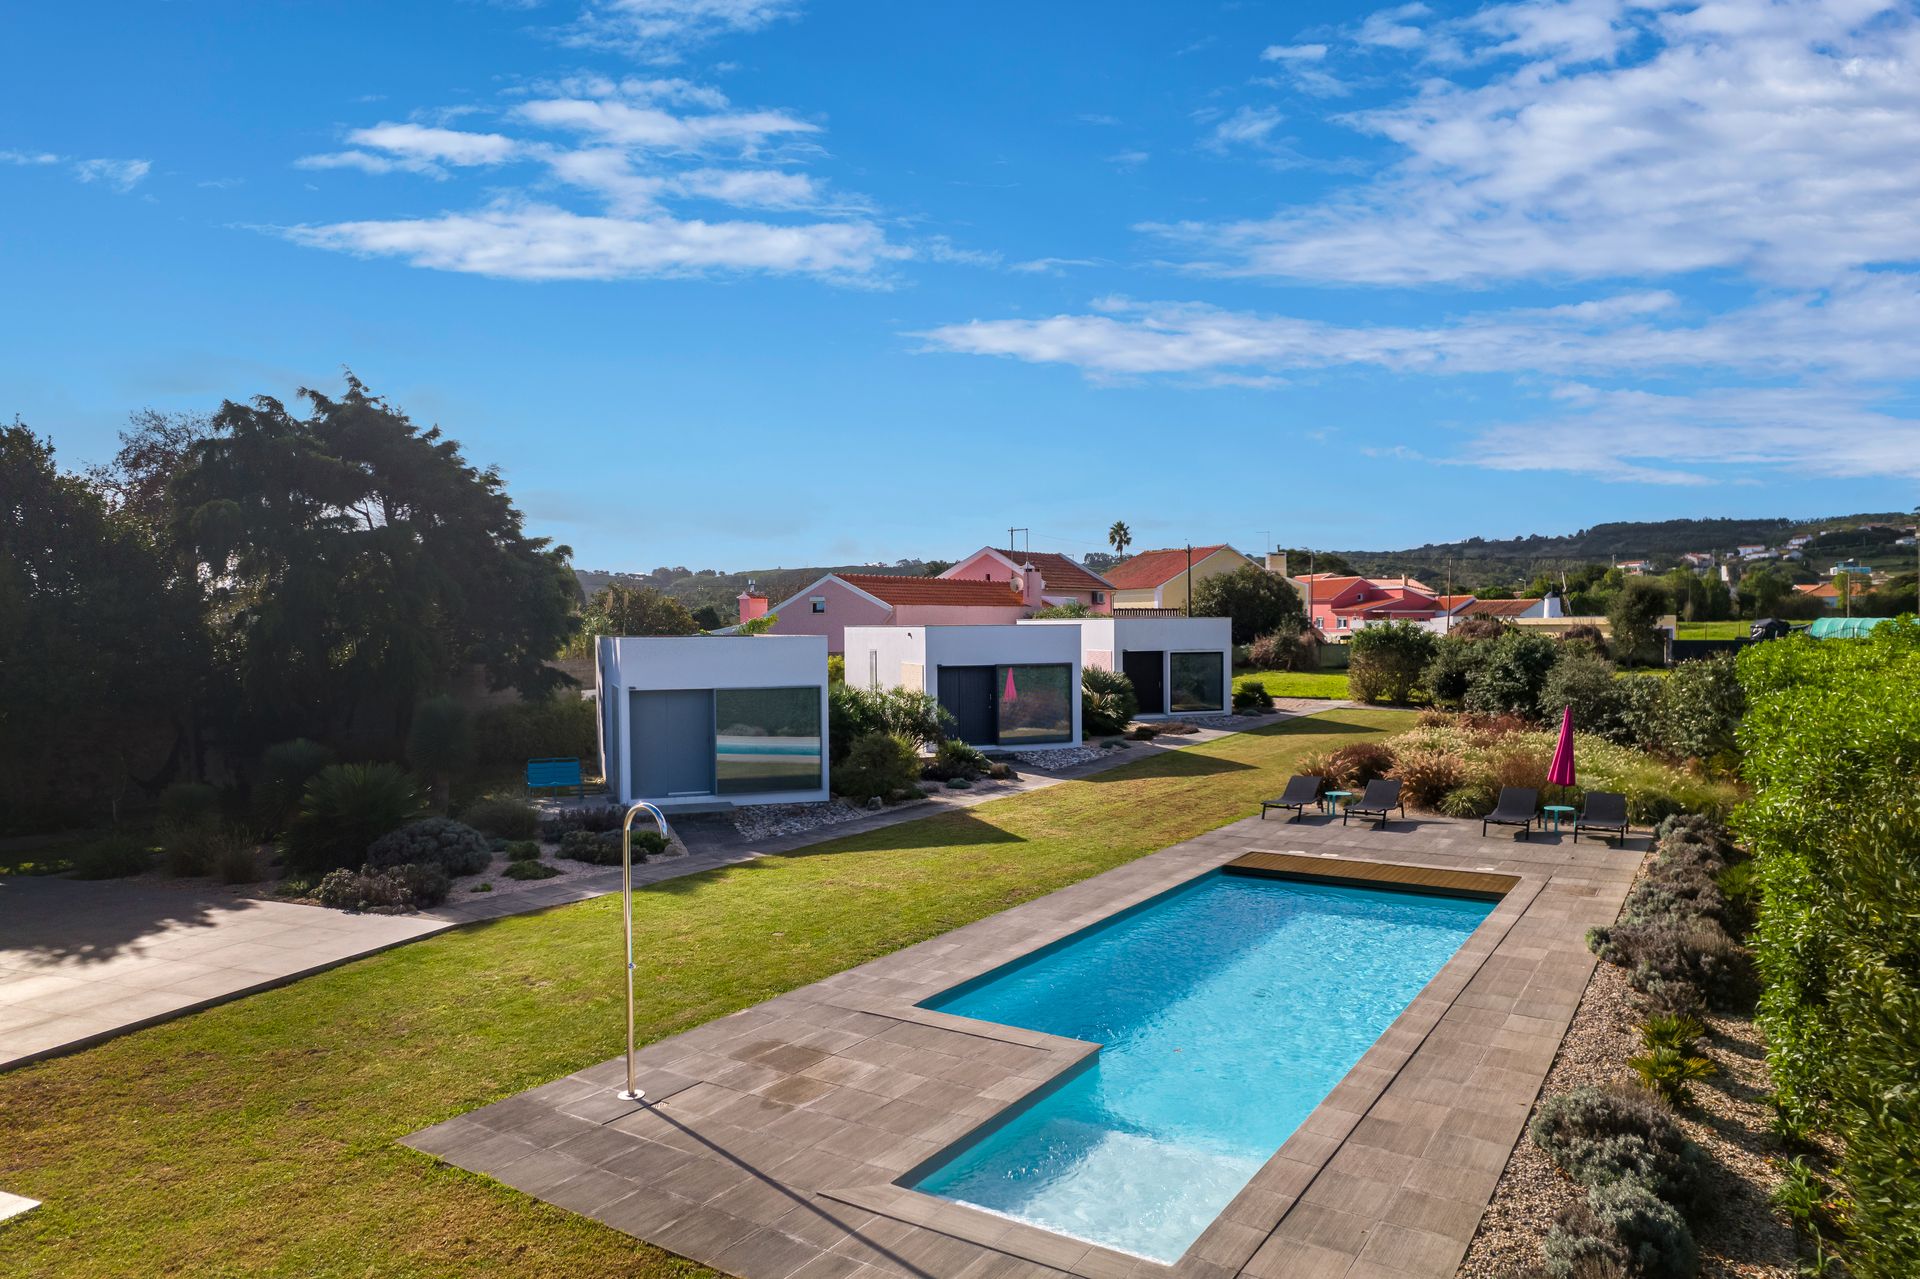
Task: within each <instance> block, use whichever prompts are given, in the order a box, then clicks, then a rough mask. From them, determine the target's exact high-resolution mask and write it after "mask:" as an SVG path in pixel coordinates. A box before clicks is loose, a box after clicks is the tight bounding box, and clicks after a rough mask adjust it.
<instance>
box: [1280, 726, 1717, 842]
mask: <svg viewBox="0 0 1920 1279" xmlns="http://www.w3.org/2000/svg"><path fill="white" fill-rule="evenodd" d="M1558 740H1559V739H1558V736H1557V734H1555V733H1553V732H1551V731H1548V730H1545V729H1540V728H1537V727H1535V726H1534V725H1532V724H1530V723H1528V722H1527V721H1526V720H1524V719H1522V718H1520V717H1519V716H1515V715H1475V714H1470V713H1455V712H1448V711H1423V712H1421V715H1420V718H1419V721H1418V723H1417V724H1416V726H1415V727H1414V728H1413V729H1412V730H1410V731H1408V732H1405V733H1400V734H1396V735H1395V736H1392V737H1388V738H1385V739H1383V740H1381V741H1376V742H1355V743H1352V744H1350V745H1347V746H1343V747H1341V748H1339V749H1338V750H1333V751H1328V752H1324V753H1321V754H1315V755H1309V756H1307V757H1305V758H1304V759H1302V760H1301V762H1300V765H1299V771H1300V772H1302V773H1306V774H1311V775H1317V776H1320V777H1323V778H1325V779H1326V782H1327V785H1328V786H1330V787H1335V788H1338V789H1341V790H1356V791H1357V790H1359V789H1360V788H1362V787H1364V786H1365V785H1366V783H1368V782H1370V781H1372V780H1373V779H1375V778H1377V777H1394V778H1398V779H1399V780H1400V783H1401V798H1402V799H1404V800H1405V801H1406V803H1407V805H1408V806H1409V807H1410V808H1415V809H1422V810H1425V811H1427V812H1439V813H1445V814H1447V815H1448V816H1451V817H1468V818H1472V817H1479V816H1481V815H1483V814H1485V813H1487V812H1490V811H1491V810H1492V809H1493V806H1494V802H1495V801H1496V800H1497V799H1498V798H1499V794H1500V788H1501V787H1503V786H1524V787H1529V788H1531V789H1534V790H1544V788H1545V787H1546V786H1547V769H1548V766H1549V765H1551V763H1552V762H1553V751H1554V746H1555V745H1556V743H1557V742H1558ZM1576 752H1577V758H1578V763H1579V775H1580V787H1579V788H1576V789H1575V791H1574V792H1573V795H1572V798H1571V799H1570V801H1569V802H1578V799H1579V796H1580V795H1581V794H1583V793H1584V791H1586V790H1605V791H1617V792H1619V793H1621V794H1623V795H1625V796H1626V797H1627V812H1628V814H1629V816H1631V817H1632V819H1633V820H1634V821H1636V822H1646V823H1651V822H1657V821H1659V820H1661V819H1662V818H1664V817H1668V816H1670V815H1673V814H1678V813H1682V812H1699V813H1706V814H1711V815H1725V814H1726V813H1728V812H1730V811H1732V808H1733V806H1734V804H1735V803H1736V802H1737V801H1738V799H1739V795H1740V792H1739V788H1738V787H1737V786H1735V785H1734V784H1733V783H1731V782H1728V781H1723V780H1718V779H1715V778H1712V777H1709V776H1706V775H1704V774H1703V773H1702V772H1700V771H1698V770H1695V769H1691V768H1687V767H1684V766H1681V765H1677V764H1674V763H1671V762H1669V761H1667V760H1663V759H1660V758H1658V757H1656V756H1653V755H1649V754H1647V753H1645V752H1643V751H1637V750H1634V749H1632V748H1630V747H1625V746H1619V745H1616V744H1614V743H1612V742H1608V741H1605V740H1602V739H1599V738H1595V737H1589V736H1585V735H1583V736H1581V737H1580V738H1579V740H1578V743H1577V746H1576Z"/></svg>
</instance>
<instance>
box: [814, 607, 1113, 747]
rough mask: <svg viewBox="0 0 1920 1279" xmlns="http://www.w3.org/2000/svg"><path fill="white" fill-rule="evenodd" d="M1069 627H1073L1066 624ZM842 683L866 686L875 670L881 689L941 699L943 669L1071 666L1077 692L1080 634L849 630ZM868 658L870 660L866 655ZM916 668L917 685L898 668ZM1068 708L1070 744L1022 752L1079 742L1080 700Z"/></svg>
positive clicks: (1015, 628) (1010, 628)
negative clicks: (1070, 713)
mask: <svg viewBox="0 0 1920 1279" xmlns="http://www.w3.org/2000/svg"><path fill="white" fill-rule="evenodd" d="M1067 625H1068V626H1069V627H1071V626H1072V625H1073V623H1067ZM846 645H847V647H846V658H847V679H848V681H849V682H851V683H855V684H860V685H863V686H864V685H866V684H867V683H868V681H869V676H870V672H872V671H875V670H876V669H877V674H878V677H879V686H880V687H881V688H898V687H900V686H901V685H902V684H907V685H908V686H909V687H917V688H920V689H921V690H922V691H924V692H928V693H931V694H933V696H935V697H938V696H940V681H939V668H940V667H942V666H1017V665H1025V664H1029V663H1031V664H1038V665H1055V664H1065V665H1068V666H1071V667H1072V668H1073V670H1072V681H1073V682H1072V685H1071V687H1073V688H1075V689H1077V688H1079V687H1080V651H1081V644H1080V635H1079V632H1078V631H1077V630H1070V629H1060V628H1057V627H1050V626H1046V625H1040V624H1032V623H1028V622H1018V623H1013V624H1009V625H1004V626H849V627H848V628H847V632H846ZM869 655H871V658H870V656H869ZM903 666H905V667H918V668H919V675H920V683H919V684H917V685H915V684H911V683H910V681H909V680H908V679H906V678H904V677H903V672H902V667H903ZM1068 700H1069V702H1070V704H1071V705H1072V708H1073V740H1072V741H1071V742H1056V743H1049V744H1045V745H1040V744H1036V745H1033V746H1023V747H1022V748H1021V749H1023V750H1058V749H1061V748H1063V747H1070V746H1077V745H1079V742H1080V699H1079V698H1078V697H1077V696H1076V697H1072V698H1069V699H1068Z"/></svg>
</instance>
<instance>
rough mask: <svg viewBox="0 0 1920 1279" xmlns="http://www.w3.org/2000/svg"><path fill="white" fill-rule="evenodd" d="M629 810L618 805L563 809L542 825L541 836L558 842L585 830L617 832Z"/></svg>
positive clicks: (586, 805) (592, 805)
mask: <svg viewBox="0 0 1920 1279" xmlns="http://www.w3.org/2000/svg"><path fill="white" fill-rule="evenodd" d="M626 818H627V810H626V809H624V808H622V807H621V806H620V805H618V804H582V805H581V806H579V807H578V808H563V809H561V810H560V811H559V812H557V813H555V814H554V815H553V816H551V817H548V818H546V819H544V820H543V821H542V822H541V823H540V834H541V835H542V836H544V837H545V838H547V839H551V840H555V841H558V840H559V839H561V838H562V837H563V836H565V835H566V833H567V832H568V831H575V830H584V831H595V832H600V833H604V832H606V831H610V830H612V831H617V830H619V829H620V827H621V824H622V823H624V822H625V821H626ZM634 820H635V821H637V822H640V823H641V825H642V826H645V825H646V824H647V822H646V821H644V820H642V819H641V818H635V819H634Z"/></svg>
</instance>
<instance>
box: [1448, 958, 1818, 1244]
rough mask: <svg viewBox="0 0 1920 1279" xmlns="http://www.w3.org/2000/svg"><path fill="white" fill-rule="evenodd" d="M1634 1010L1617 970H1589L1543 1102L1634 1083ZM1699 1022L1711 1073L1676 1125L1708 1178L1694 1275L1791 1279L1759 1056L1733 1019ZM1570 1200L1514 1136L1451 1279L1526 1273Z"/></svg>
mask: <svg viewBox="0 0 1920 1279" xmlns="http://www.w3.org/2000/svg"><path fill="white" fill-rule="evenodd" d="M1637 998H1638V997H1637V995H1636V994H1635V992H1634V990H1633V988H1632V987H1631V986H1629V985H1628V984H1627V979H1626V974H1625V973H1624V972H1623V971H1622V970H1621V969H1618V968H1615V967H1613V966H1611V965H1608V964H1601V965H1599V967H1597V968H1596V969H1595V970H1594V975H1593V979H1592V981H1590V982H1589V983H1588V985H1587V993H1586V995H1585V996H1584V997H1583V998H1582V999H1581V1001H1580V1009H1579V1011H1578V1012H1576V1013H1575V1014H1574V1018H1573V1025H1572V1027H1571V1028H1570V1029H1569V1030H1568V1031H1567V1037H1566V1039H1565V1040H1564V1041H1563V1042H1562V1043H1561V1045H1560V1055H1559V1056H1558V1057H1556V1058H1555V1059H1554V1063H1553V1068H1552V1069H1551V1070H1550V1071H1549V1072H1548V1073H1547V1081H1546V1085H1545V1087H1544V1088H1543V1089H1542V1095H1543V1096H1544V1095H1549V1094H1553V1093H1561V1092H1568V1091H1570V1090H1572V1089H1574V1088H1578V1087H1580V1086H1581V1085H1582V1084H1600V1083H1607V1082H1611V1081H1619V1080H1626V1081H1631V1080H1632V1079H1633V1078H1634V1076H1633V1072H1632V1071H1630V1070H1629V1069H1628V1068H1627V1065H1626V1061H1627V1058H1628V1057H1631V1056H1633V1055H1634V1054H1635V1053H1637V1052H1638V1051H1639V1050H1640V1045H1639V1040H1638V1037H1637V1036H1636V1035H1635V1033H1634V1024H1635V1023H1636V1022H1637V1021H1638V1020H1639V1013H1638V1009H1637V1007H1636V1000H1637ZM1705 1020H1706V1022H1707V1032H1708V1033H1707V1039H1706V1040H1705V1041H1703V1047H1704V1050H1705V1053H1706V1055H1707V1056H1708V1057H1711V1058H1712V1059H1713V1061H1714V1064H1715V1065H1717V1066H1718V1067H1719V1068H1720V1070H1719V1073H1718V1074H1716V1075H1715V1076H1714V1077H1713V1078H1711V1079H1709V1080H1706V1081H1705V1082H1703V1083H1699V1084H1696V1085H1694V1099H1695V1102H1696V1106H1695V1109H1694V1110H1693V1111H1692V1112H1690V1113H1688V1114H1684V1115H1682V1116H1681V1122H1682V1124H1683V1125H1684V1126H1685V1128H1686V1130H1687V1133H1688V1134H1689V1135H1690V1136H1691V1137H1692V1138H1693V1139H1694V1140H1695V1141H1697V1142H1699V1143H1700V1144H1701V1145H1702V1146H1703V1147H1705V1149H1706V1151H1707V1153H1708V1155H1710V1156H1711V1157H1712V1160H1713V1164H1714V1169H1715V1178H1716V1184H1715V1185H1714V1187H1713V1189H1712V1192H1711V1194H1710V1196H1709V1198H1710V1200H1711V1201H1712V1202H1713V1203H1714V1204H1715V1205H1716V1208H1715V1210H1714V1211H1713V1212H1712V1214H1711V1215H1710V1216H1708V1217H1706V1218H1704V1219H1702V1220H1701V1221H1699V1222H1697V1223H1695V1225H1694V1234H1695V1238H1696V1239H1697V1240H1698V1241H1699V1244H1700V1253H1701V1266H1700V1273H1701V1275H1702V1276H1703V1277H1704V1279H1735V1277H1737V1279H1794V1277H1795V1276H1796V1275H1797V1274H1798V1273H1799V1265H1798V1261H1797V1259H1796V1255H1795V1251H1794V1237H1793V1230H1792V1228H1791V1227H1790V1226H1788V1225H1787V1223H1786V1221H1785V1220H1784V1219H1783V1218H1781V1217H1779V1216H1777V1215H1776V1214H1775V1213H1774V1212H1773V1210H1772V1209H1771V1208H1770V1207H1769V1206H1768V1204H1767V1194H1768V1191H1769V1190H1770V1189H1771V1188H1772V1187H1773V1185H1774V1183H1775V1182H1777V1181H1778V1180H1779V1176H1778V1174H1777V1173H1776V1172H1775V1171H1774V1169H1773V1167H1772V1165H1771V1164H1770V1162H1769V1160H1770V1159H1771V1158H1772V1157H1775V1156H1777V1155H1779V1154H1780V1147H1779V1144H1778V1143H1777V1142H1775V1141H1774V1140H1773V1138H1772V1137H1771V1136H1769V1135H1768V1131H1767V1128H1768V1117H1769V1114H1770V1110H1769V1107H1768V1106H1767V1102H1766V1095H1767V1090H1768V1088H1769V1086H1770V1085H1769V1083H1768V1079H1767V1066H1766V1045H1765V1044H1764V1042H1763V1041H1762V1039H1761V1037H1760V1033H1759V1031H1758V1030H1757V1029H1756V1028H1755V1027H1754V1025H1753V1022H1752V1021H1751V1020H1749V1019H1747V1018H1745V1017H1729V1016H1719V1015H1716V1016H1710V1017H1708V1018H1706V1019H1705ZM1582 1198H1583V1192H1582V1191H1581V1190H1580V1188H1579V1187H1577V1186H1575V1185H1574V1184H1573V1183H1572V1182H1571V1181H1568V1180H1567V1179H1566V1178H1565V1177H1563V1176H1561V1175H1560V1173H1559V1171H1558V1170H1557V1169H1555V1168H1554V1166H1553V1165H1552V1163H1550V1162H1549V1161H1548V1160H1547V1157H1546V1156H1545V1155H1544V1154H1542V1153H1541V1152H1540V1149H1539V1147H1537V1146H1535V1145H1534V1144H1533V1142H1532V1140H1530V1139H1529V1138H1527V1137H1525V1136H1522V1137H1521V1139H1520V1144H1519V1145H1518V1146H1516V1147H1515V1148H1514V1152H1513V1155H1512V1157H1511V1158H1509V1159H1508V1161H1507V1167H1506V1171H1505V1172H1503V1173H1502V1174H1501V1176H1500V1184H1499V1185H1498V1186H1497V1187H1496V1188H1495V1189H1494V1193H1493V1202H1492V1203H1491V1204H1490V1205H1488V1207H1487V1212H1486V1215H1485V1216H1484V1217H1482V1218H1481V1219H1480V1230H1479V1233H1477V1234H1476V1235H1475V1236H1474V1238H1473V1244H1472V1246H1471V1247H1469V1248H1468V1250H1467V1256H1466V1260H1464V1261H1463V1262H1461V1264H1460V1270H1459V1275H1460V1277H1461V1279H1506V1276H1509V1275H1511V1274H1513V1273H1514V1272H1516V1271H1521V1272H1524V1271H1526V1270H1528V1269H1529V1268H1531V1267H1535V1266H1538V1265H1539V1262H1540V1241H1541V1239H1543V1238H1544V1237H1545V1236H1546V1233H1547V1229H1548V1227H1550V1226H1551V1225H1552V1224H1553V1218H1554V1215H1555V1214H1556V1213H1558V1212H1559V1211H1560V1210H1561V1209H1562V1208H1567V1207H1571V1206H1573V1205H1574V1204H1577V1203H1579V1202H1580V1201H1581V1200H1582Z"/></svg>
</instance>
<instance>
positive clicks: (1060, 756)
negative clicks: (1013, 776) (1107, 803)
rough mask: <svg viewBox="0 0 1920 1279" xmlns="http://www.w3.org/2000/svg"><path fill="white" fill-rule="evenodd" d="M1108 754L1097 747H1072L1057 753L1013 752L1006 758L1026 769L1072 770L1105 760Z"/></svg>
mask: <svg viewBox="0 0 1920 1279" xmlns="http://www.w3.org/2000/svg"><path fill="white" fill-rule="evenodd" d="M1108 754H1109V752H1108V751H1106V750H1104V749H1102V748H1101V747H1098V746H1073V747H1069V748H1068V749H1066V750H1059V751H1015V752H1014V753H1013V754H1011V755H1009V756H1007V757H1006V758H1008V759H1011V760H1013V761H1014V762H1015V763H1018V764H1023V765H1025V766H1026V767H1028V768H1072V767H1073V766H1074V765H1076V764H1085V763H1089V762H1091V761H1093V760H1096V759H1105V758H1106V757H1107V755H1108Z"/></svg>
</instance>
